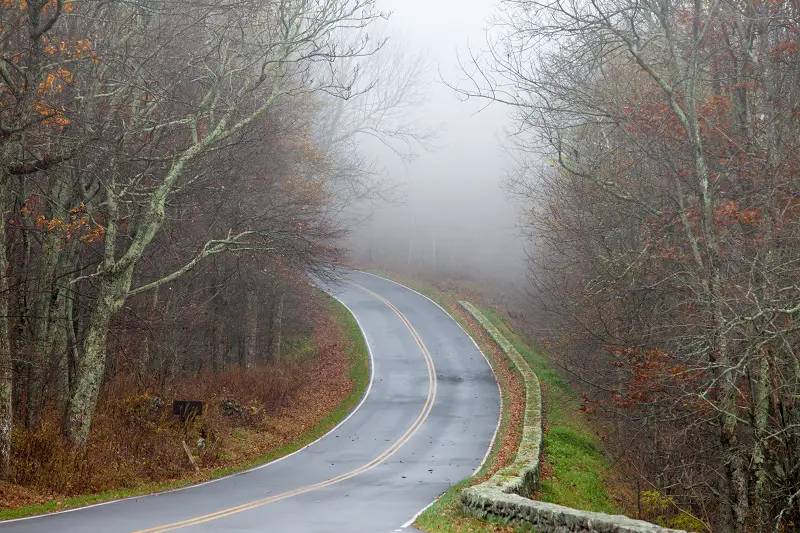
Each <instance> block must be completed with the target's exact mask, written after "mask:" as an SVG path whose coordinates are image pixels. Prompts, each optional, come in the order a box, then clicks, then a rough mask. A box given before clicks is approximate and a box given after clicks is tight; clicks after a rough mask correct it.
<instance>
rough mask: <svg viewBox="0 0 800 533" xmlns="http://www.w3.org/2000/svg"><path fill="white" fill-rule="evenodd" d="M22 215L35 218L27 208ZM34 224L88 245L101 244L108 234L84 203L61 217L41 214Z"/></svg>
mask: <svg viewBox="0 0 800 533" xmlns="http://www.w3.org/2000/svg"><path fill="white" fill-rule="evenodd" d="M20 215H22V216H23V217H33V214H32V212H31V210H30V209H29V208H28V207H27V206H26V207H23V208H22V209H20ZM9 223H10V224H11V225H13V224H14V221H13V220H12V221H9ZM33 223H34V225H35V226H36V227H37V228H39V229H40V230H41V231H43V232H46V233H51V234H56V235H57V236H58V237H59V238H61V239H63V240H65V241H70V240H72V239H74V238H77V239H78V240H80V241H81V242H85V243H88V244H91V243H95V242H97V243H99V242H102V241H103V238H104V237H105V233H106V231H105V228H103V226H101V225H100V224H99V223H98V222H97V221H96V220H95V219H94V217H93V216H92V215H91V214H90V213H89V212H88V211H87V209H86V205H85V204H83V203H81V204H80V205H79V206H77V207H75V208H73V209H70V211H69V213H68V214H67V215H64V216H60V217H54V218H47V217H46V216H45V215H43V214H39V215H37V216H36V217H35V218H33Z"/></svg>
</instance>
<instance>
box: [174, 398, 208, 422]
mask: <svg viewBox="0 0 800 533" xmlns="http://www.w3.org/2000/svg"><path fill="white" fill-rule="evenodd" d="M172 414H173V415H175V416H177V417H180V419H181V422H186V421H187V420H190V419H192V418H194V417H196V416H200V415H202V414H203V402H195V401H189V400H175V401H173V402H172Z"/></svg>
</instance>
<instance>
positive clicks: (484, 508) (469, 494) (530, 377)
mask: <svg viewBox="0 0 800 533" xmlns="http://www.w3.org/2000/svg"><path fill="white" fill-rule="evenodd" d="M459 305H460V306H461V307H462V308H463V309H464V310H465V311H466V312H467V313H469V314H470V315H471V316H472V318H474V319H475V321H476V322H477V323H478V324H480V325H481V327H483V328H484V329H485V331H486V332H487V333H488V334H489V336H490V337H491V338H492V340H494V342H495V343H497V345H498V346H499V347H500V349H501V350H502V351H503V353H504V354H505V355H506V356H507V357H508V359H509V360H511V361H512V362H513V363H514V365H515V366H516V367H517V370H518V371H519V373H520V375H521V376H522V377H523V380H524V381H525V392H526V402H525V417H524V424H525V427H524V428H523V431H522V440H521V442H520V445H519V449H518V452H517V456H516V458H515V460H514V462H513V463H511V464H510V465H508V466H506V467H504V468H502V469H500V470H498V471H497V472H496V473H495V474H494V475H493V476H492V477H491V478H489V479H488V480H486V481H484V482H482V483H479V484H477V485H475V486H472V487H468V488H466V489H464V490H463V491H462V492H461V503H462V505H463V507H464V510H465V511H467V512H469V513H472V514H474V515H476V516H479V517H481V518H487V517H493V518H500V519H502V520H504V521H508V522H513V523H524V524H528V525H531V526H533V528H534V529H535V530H536V531H540V532H542V533H568V532H569V533H680V532H679V530H674V529H667V528H664V527H661V526H658V525H655V524H651V523H649V522H645V521H642V520H634V519H632V518H628V517H626V516H623V515H611V514H605V513H599V512H593V511H583V510H579V509H573V508H570V507H565V506H562V505H556V504H554V503H549V502H542V501H536V500H533V499H530V498H529V496H531V495H532V494H533V492H534V490H535V489H536V487H537V486H538V484H539V477H540V464H541V460H542V457H541V454H542V417H543V413H542V400H541V386H540V383H539V379H538V377H537V376H536V374H535V373H534V372H533V370H532V369H531V367H530V365H528V363H527V361H526V360H525V358H524V357H523V356H522V355H521V354H520V353H519V352H518V351H517V349H516V348H514V346H513V345H512V344H511V343H510V342H509V341H508V340H507V339H506V338H505V337H504V336H503V335H502V334H501V333H500V331H499V330H498V329H497V328H496V327H495V326H494V325H493V324H492V323H491V322H490V321H489V320H488V319H487V318H486V317H485V316H484V315H483V313H481V312H480V311H479V310H478V309H476V308H475V307H474V306H472V305H471V304H470V303H468V302H465V301H460V302H459Z"/></svg>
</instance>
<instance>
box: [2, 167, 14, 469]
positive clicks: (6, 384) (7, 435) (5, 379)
mask: <svg viewBox="0 0 800 533" xmlns="http://www.w3.org/2000/svg"><path fill="white" fill-rule="evenodd" d="M8 196H9V195H8V179H7V176H6V174H5V173H4V172H0V480H2V481H5V480H7V479H8V475H9V467H10V465H11V428H12V425H13V419H14V411H13V404H12V401H11V399H12V387H13V383H12V381H13V379H12V376H13V368H12V359H11V343H10V341H9V336H8V334H9V330H8V274H9V264H8V259H7V257H6V211H5V209H6V207H7V206H8V203H9V202H8Z"/></svg>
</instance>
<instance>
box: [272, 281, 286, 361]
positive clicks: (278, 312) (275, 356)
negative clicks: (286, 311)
mask: <svg viewBox="0 0 800 533" xmlns="http://www.w3.org/2000/svg"><path fill="white" fill-rule="evenodd" d="M283 299H284V292H283V290H281V291H280V293H279V294H278V302H277V303H276V304H275V311H274V312H273V314H272V335H270V343H271V345H270V350H269V352H270V353H269V354H270V357H271V358H272V360H273V361H280V359H281V335H282V330H283Z"/></svg>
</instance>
